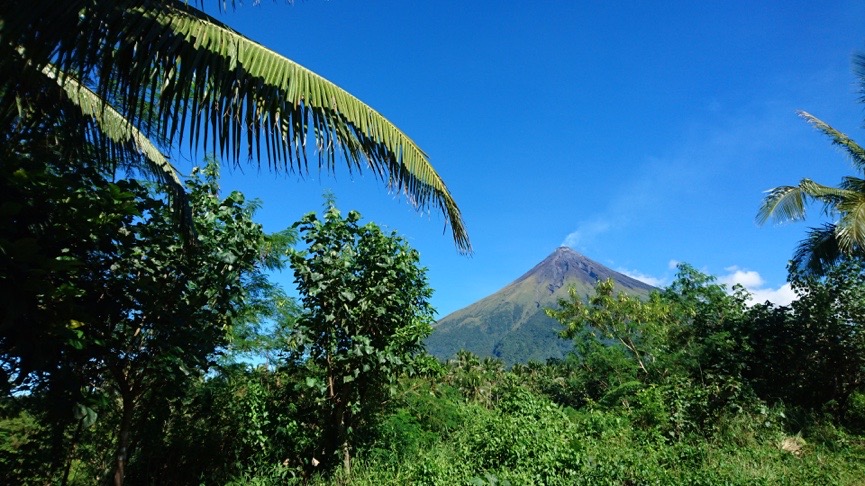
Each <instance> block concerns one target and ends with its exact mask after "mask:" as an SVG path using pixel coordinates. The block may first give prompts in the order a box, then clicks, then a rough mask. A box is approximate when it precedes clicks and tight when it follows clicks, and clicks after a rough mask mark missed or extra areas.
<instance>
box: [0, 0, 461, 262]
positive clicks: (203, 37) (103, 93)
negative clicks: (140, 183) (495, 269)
mask: <svg viewBox="0 0 865 486" xmlns="http://www.w3.org/2000/svg"><path fill="white" fill-rule="evenodd" d="M61 4H62V8H61V7H58V5H57V4H56V2H54V1H53V0H31V1H28V2H27V4H26V5H25V4H24V2H23V1H15V0H11V1H9V2H0V25H2V27H0V43H3V44H5V45H7V46H12V47H18V46H21V47H22V48H23V49H24V51H25V56H27V57H28V59H30V60H31V61H32V64H33V65H34V66H35V67H36V68H37V69H41V68H42V67H44V66H46V65H48V64H49V63H50V64H53V65H55V66H56V67H57V68H58V69H60V70H61V71H63V72H65V73H71V74H75V75H76V76H78V79H93V80H94V82H93V84H91V85H89V86H90V87H91V90H92V91H93V92H94V93H96V94H97V95H99V96H100V97H101V98H102V99H109V95H116V97H114V96H112V97H111V99H112V101H114V100H115V99H116V100H117V104H115V105H114V107H115V108H116V109H117V111H118V112H119V113H120V114H122V115H123V116H124V117H125V118H126V119H128V120H145V121H149V120H151V118H152V117H155V118H157V120H155V121H153V123H148V125H151V126H156V127H160V128H161V130H162V133H161V135H162V136H164V137H165V138H166V139H167V140H168V142H169V143H173V142H174V141H178V142H182V141H183V138H184V134H188V139H189V140H188V143H189V144H190V146H192V147H195V148H201V147H204V149H205V150H208V151H213V152H214V153H218V154H220V155H221V156H222V158H224V159H228V160H230V161H232V162H233V163H238V162H239V160H240V156H241V153H242V152H243V149H244V148H245V149H246V156H247V157H248V158H249V159H253V158H255V159H257V160H258V163H261V161H263V160H264V161H266V163H267V164H268V165H269V167H270V168H271V169H272V170H288V171H293V170H300V171H306V170H308V166H309V164H308V161H307V152H308V151H312V152H313V153H314V154H315V156H316V157H317V159H318V167H319V168H320V169H321V168H324V169H326V170H327V171H332V170H333V169H334V168H335V165H336V157H337V156H342V157H344V158H345V160H346V162H347V164H348V167H349V170H350V171H354V170H361V169H369V170H371V171H372V172H373V174H375V175H376V176H377V177H378V178H380V179H382V180H383V181H384V182H385V183H386V184H387V186H388V188H389V189H391V190H394V191H397V192H402V193H404V194H405V195H406V198H407V199H408V201H409V202H410V203H411V204H413V205H414V206H415V207H416V208H418V209H425V208H429V207H431V206H435V207H437V208H439V209H440V210H441V211H442V212H443V214H444V216H445V218H446V221H447V222H448V223H449V224H450V225H451V230H452V232H453V236H454V240H455V242H456V244H457V247H458V248H459V249H460V250H461V251H465V252H470V251H471V245H470V243H469V239H468V235H467V232H466V229H465V226H464V223H463V221H462V215H461V213H460V210H459V208H458V207H457V205H456V203H455V201H454V200H453V197H452V196H451V194H450V192H449V190H448V188H447V186H446V185H445V184H444V182H443V181H442V179H441V177H440V176H439V175H438V173H437V172H436V171H435V170H434V169H433V167H432V165H431V164H430V162H429V158H428V157H427V155H426V154H425V153H424V152H423V151H422V150H421V149H420V148H419V147H418V145H417V144H415V143H414V142H413V141H412V140H411V139H410V138H409V137H407V136H406V135H405V134H404V133H403V132H402V131H400V130H399V129H398V128H396V127H395V126H394V125H393V124H392V123H391V122H389V121H388V120H387V119H386V118H384V117H383V116H382V115H381V114H379V113H378V112H376V111H375V110H373V109H372V108H370V107H369V106H367V105H365V104H364V103H362V102H360V101H359V100H358V99H356V98H355V97H353V96H351V95H350V94H349V93H347V92H346V91H344V90H342V89H340V88H338V87H337V86H336V85H334V84H333V83H331V82H329V81H328V80H326V79H324V78H322V77H321V76H318V75H316V74H315V73H313V72H311V71H309V70H308V69H305V68H303V67H302V66H300V65H298V64H296V63H294V62H292V61H290V60H289V59H287V58H285V57H283V56H281V55H279V54H277V53H276V52H274V51H271V50H269V49H267V48H265V47H264V46H262V45H260V44H258V43H255V42H253V41H252V40H250V39H248V38H246V37H244V36H242V35H240V34H238V33H237V32H234V31H233V30H231V29H230V28H229V27H228V26H226V25H225V24H223V23H221V22H219V21H218V20H216V19H214V18H212V17H210V16H208V15H206V14H205V13H203V12H202V11H200V10H198V9H196V8H194V7H192V6H191V5H189V4H188V3H187V2H184V1H182V0H68V1H67V2H61ZM4 62H5V61H4V60H3V59H0V67H3V66H2V64H3V63H4ZM9 86H11V85H10V84H8V83H6V82H5V81H4V80H0V105H2V106H3V107H6V106H11V104H10V103H11V101H10V100H9V99H4V97H6V96H8V95H9V94H10V93H11V92H12V91H13V90H12V89H7V88H8V87H9ZM153 106H156V107H157V109H156V110H155V111H154V110H152V107H153ZM139 128H140V127H139ZM145 135H150V134H149V133H145Z"/></svg>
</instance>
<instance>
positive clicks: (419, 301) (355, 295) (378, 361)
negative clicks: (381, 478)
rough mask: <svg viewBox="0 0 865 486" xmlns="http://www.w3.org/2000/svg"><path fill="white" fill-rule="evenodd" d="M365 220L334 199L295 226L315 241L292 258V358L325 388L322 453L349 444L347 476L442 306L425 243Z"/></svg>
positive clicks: (325, 458)
mask: <svg viewBox="0 0 865 486" xmlns="http://www.w3.org/2000/svg"><path fill="white" fill-rule="evenodd" d="M359 220H360V214H359V213H357V212H356V211H350V212H349V213H348V215H347V216H346V218H345V219H343V218H342V216H341V215H340V212H339V210H338V209H336V207H334V206H333V205H331V206H330V207H329V208H328V209H327V210H326V211H325V213H324V218H323V220H320V219H319V218H318V217H317V216H316V215H315V213H310V214H307V215H306V216H304V217H303V219H301V220H300V221H299V222H298V223H297V224H296V226H297V227H298V228H299V229H300V233H301V238H302V239H303V241H304V242H305V243H306V244H307V245H308V248H307V250H305V251H303V252H300V251H295V252H293V253H292V255H291V260H290V265H291V268H292V269H293V270H294V272H295V282H296V283H297V289H298V292H299V293H300V298H301V303H302V305H303V308H304V314H303V315H301V317H300V318H299V319H298V323H297V330H296V335H295V339H294V344H295V345H296V348H295V349H294V350H292V351H291V352H289V353H288V359H289V362H290V363H293V364H295V365H296V366H301V367H303V368H305V369H306V372H307V373H308V374H307V376H308V378H307V379H306V382H307V385H308V387H309V388H308V389H311V390H312V392H313V393H316V394H317V395H318V397H319V403H320V407H321V414H320V417H321V420H320V423H319V424H318V426H319V430H320V431H321V432H320V433H321V435H320V437H321V446H320V448H319V450H318V451H317V452H316V454H317V457H316V460H319V461H321V462H323V463H325V464H326V465H329V464H331V463H332V461H333V460H334V459H335V458H336V455H337V454H336V453H337V452H341V454H340V455H341V456H342V463H343V468H344V470H345V472H346V474H347V475H348V474H350V470H351V448H352V441H353V436H354V433H355V432H356V431H357V430H358V429H359V428H360V427H362V426H364V425H368V424H370V423H372V422H373V421H374V420H375V418H376V416H377V414H378V413H379V412H380V410H381V409H382V407H383V406H384V404H385V403H386V401H387V397H388V396H389V393H390V388H391V386H392V385H393V384H394V383H395V380H396V379H397V377H398V376H399V375H401V374H403V373H406V372H410V371H411V370H412V369H413V362H414V357H415V355H416V354H417V353H419V352H421V351H422V350H423V349H424V346H423V340H424V339H425V338H426V337H427V336H428V335H429V333H430V332H431V331H432V328H431V326H430V324H431V322H432V321H433V315H434V310H433V309H432V307H431V306H430V304H429V302H428V299H429V297H430V296H431V294H432V290H431V289H430V288H429V286H428V284H427V279H426V269H424V268H421V267H419V266H418V263H419V259H420V257H419V255H418V252H417V251H416V250H413V249H412V248H410V247H409V245H408V244H407V243H406V242H405V240H403V239H402V238H400V237H399V236H397V235H396V233H391V234H386V233H384V232H382V230H381V229H380V228H379V227H378V226H377V225H375V224H373V223H368V224H366V225H364V226H359V225H358V221H359ZM319 454H320V455H319Z"/></svg>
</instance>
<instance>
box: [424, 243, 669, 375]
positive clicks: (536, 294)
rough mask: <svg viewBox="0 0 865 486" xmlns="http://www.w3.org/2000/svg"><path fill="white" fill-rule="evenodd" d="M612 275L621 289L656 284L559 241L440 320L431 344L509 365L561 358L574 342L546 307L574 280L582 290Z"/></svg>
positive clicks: (445, 353) (441, 353)
mask: <svg viewBox="0 0 865 486" xmlns="http://www.w3.org/2000/svg"><path fill="white" fill-rule="evenodd" d="M608 278H611V279H613V281H614V282H615V284H616V288H617V290H619V291H623V292H628V293H632V294H635V295H642V296H645V295H648V294H649V293H650V292H651V291H652V290H654V287H652V286H650V285H647V284H645V283H643V282H640V281H639V280H636V279H633V278H631V277H628V276H626V275H623V274H621V273H619V272H616V271H614V270H611V269H610V268H607V267H605V266H604V265H601V264H600V263H598V262H595V261H593V260H591V259H589V258H586V257H585V256H583V255H580V254H579V253H577V252H576V251H574V250H572V249H570V248H568V247H559V248H557V249H556V250H555V251H554V252H553V253H552V254H551V255H550V256H548V257H547V258H545V259H544V260H543V261H541V262H540V263H538V264H537V265H535V267H534V268H532V269H531V270H529V271H528V272H526V273H525V274H524V275H522V276H521V277H519V278H518V279H516V280H514V281H513V282H511V283H510V284H508V285H507V286H506V287H504V288H503V289H501V290H499V291H498V292H496V293H494V294H492V295H490V296H488V297H485V298H483V299H481V300H479V301H477V302H475V303H474V304H472V305H470V306H468V307H465V308H463V309H460V310H458V311H456V312H453V313H451V314H449V315H447V316H445V317H444V318H442V319H441V320H439V321H438V322H437V323H436V324H435V325H434V326H433V333H432V335H431V336H430V337H429V338H428V339H427V342H426V344H427V350H428V351H429V352H430V353H431V354H433V355H434V356H437V357H439V358H441V359H448V358H450V357H452V356H453V355H454V354H455V353H456V352H457V351H459V350H460V349H465V350H468V351H471V352H472V353H475V354H477V355H479V356H494V357H497V358H499V359H501V360H502V361H504V362H505V364H507V365H512V364H514V363H525V362H527V361H530V360H535V361H546V360H547V359H548V358H560V357H562V356H564V354H565V353H566V352H567V351H569V350H570V349H571V348H572V345H571V343H570V342H568V341H566V340H563V339H560V338H559V337H558V336H557V333H558V331H559V330H560V329H561V326H560V325H559V324H558V323H557V322H556V321H555V320H553V319H551V318H549V317H547V316H546V314H544V308H547V307H554V306H556V303H557V301H558V299H559V298H560V297H567V293H568V288H569V287H570V286H574V287H575V288H576V289H577V293H578V295H588V294H591V293H592V292H594V286H595V284H596V283H597V282H598V281H601V280H605V279H608Z"/></svg>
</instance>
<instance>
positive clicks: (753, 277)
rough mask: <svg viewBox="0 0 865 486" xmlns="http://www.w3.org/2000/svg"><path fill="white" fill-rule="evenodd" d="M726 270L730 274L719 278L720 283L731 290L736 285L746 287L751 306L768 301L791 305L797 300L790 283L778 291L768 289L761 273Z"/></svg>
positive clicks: (733, 268) (738, 269) (736, 268)
mask: <svg viewBox="0 0 865 486" xmlns="http://www.w3.org/2000/svg"><path fill="white" fill-rule="evenodd" d="M724 270H726V271H727V272H728V273H727V275H722V276H720V277H718V282H720V283H722V284H726V285H727V287H729V288H732V287H733V286H734V285H736V284H739V285H741V286H742V287H745V290H747V291H748V292H749V293H750V294H751V300H750V301H749V302H748V303H749V304H751V305H754V304H762V303H763V302H766V301H767V300H768V301H769V302H772V303H773V304H776V305H789V304H790V303H791V302H793V301H794V300H795V299H796V293H795V292H793V288H792V287H791V286H790V284H789V283H784V284H783V285H781V286H780V287H778V288H777V289H774V288H767V287H766V286H765V285H766V281H765V280H763V277H762V276H760V273H759V272H756V271H754V270H746V269H741V268H739V267H737V266H732V267H727V268H725V269H724Z"/></svg>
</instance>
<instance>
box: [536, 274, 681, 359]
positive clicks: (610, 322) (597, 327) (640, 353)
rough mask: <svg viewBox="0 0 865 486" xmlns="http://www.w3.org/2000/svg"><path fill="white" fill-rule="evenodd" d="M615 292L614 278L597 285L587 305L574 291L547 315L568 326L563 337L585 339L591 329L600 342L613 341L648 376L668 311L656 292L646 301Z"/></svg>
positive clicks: (547, 311) (666, 320) (660, 343)
mask: <svg viewBox="0 0 865 486" xmlns="http://www.w3.org/2000/svg"><path fill="white" fill-rule="evenodd" d="M613 291H614V284H613V281H612V280H611V279H607V280H604V281H601V282H598V284H597V285H596V286H595V295H593V296H590V297H589V298H588V301H587V302H586V301H584V300H583V298H582V297H580V296H578V295H577V293H576V289H575V288H571V289H569V290H568V299H559V302H558V304H559V308H558V309H545V312H546V314H547V315H548V316H550V317H552V318H553V319H555V320H557V321H559V323H561V324H562V325H563V326H564V327H565V329H564V330H563V331H562V332H561V336H562V337H564V338H566V339H575V338H578V337H579V338H580V339H584V338H585V335H584V330H585V329H586V327H587V326H588V327H589V329H590V332H591V333H592V334H593V335H594V337H596V338H597V339H606V340H611V341H612V342H613V343H615V345H617V346H621V347H622V348H623V349H624V350H626V351H627V353H628V354H629V355H630V357H631V359H633V361H634V363H635V364H636V365H637V367H638V368H639V370H640V372H641V373H642V374H644V375H648V374H649V368H650V367H651V365H652V362H653V361H654V360H655V359H656V358H657V356H658V351H659V350H660V346H661V345H662V340H663V338H664V337H665V335H666V328H667V327H668V326H669V319H668V314H669V310H668V309H667V308H666V307H665V305H664V303H663V302H662V301H661V300H660V299H659V296H658V294H657V293H653V294H651V295H650V296H649V300H647V301H643V300H641V299H640V298H638V297H634V296H631V295H628V294H626V293H624V292H618V293H617V294H615V295H614V294H613Z"/></svg>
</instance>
